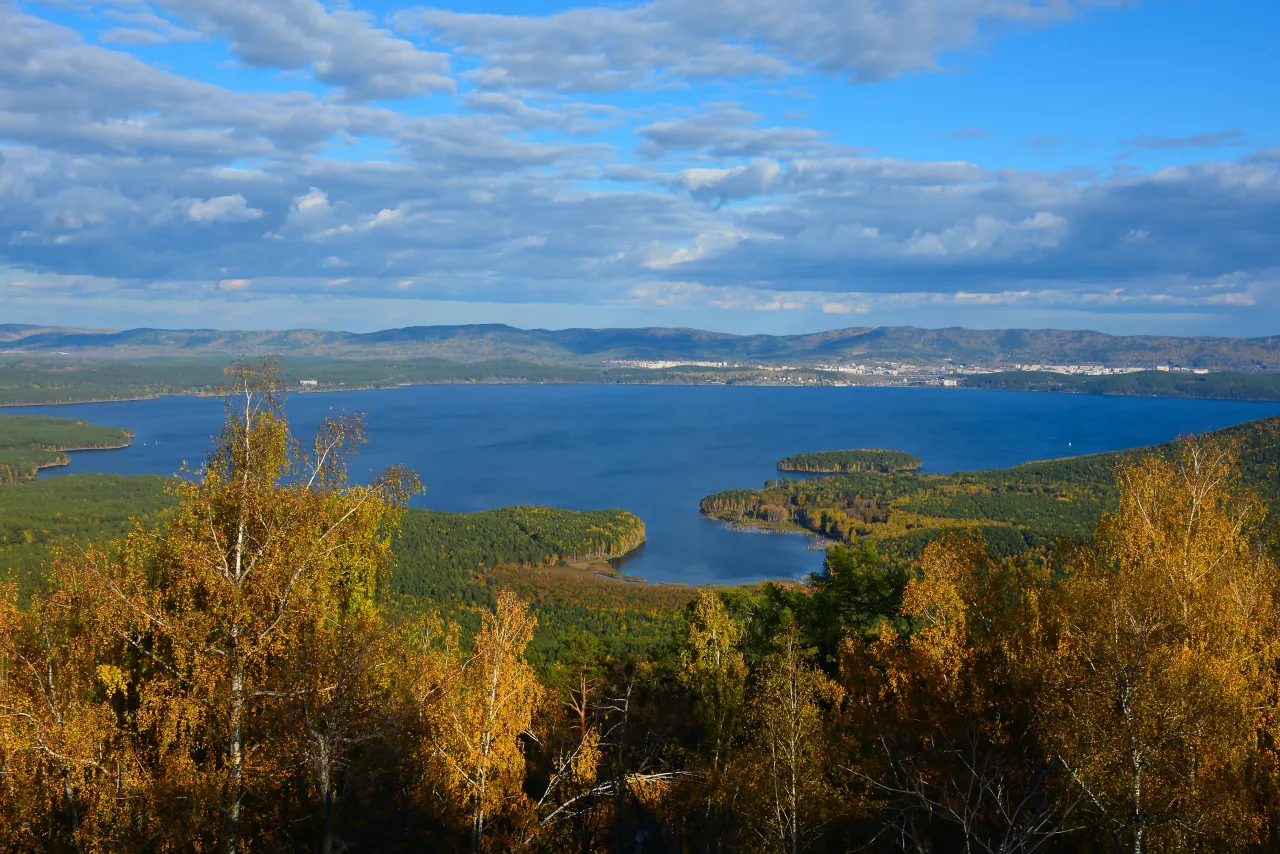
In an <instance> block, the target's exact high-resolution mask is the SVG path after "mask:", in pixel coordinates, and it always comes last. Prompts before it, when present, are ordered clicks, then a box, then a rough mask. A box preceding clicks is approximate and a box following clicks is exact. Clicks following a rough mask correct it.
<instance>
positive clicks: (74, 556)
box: [0, 365, 1280, 854]
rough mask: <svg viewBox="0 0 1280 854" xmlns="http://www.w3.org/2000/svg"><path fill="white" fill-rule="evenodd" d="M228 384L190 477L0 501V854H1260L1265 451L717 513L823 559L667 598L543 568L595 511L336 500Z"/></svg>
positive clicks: (851, 493)
mask: <svg viewBox="0 0 1280 854" xmlns="http://www.w3.org/2000/svg"><path fill="white" fill-rule="evenodd" d="M230 374H231V382H232V383H234V384H238V385H239V387H240V388H241V394H240V395H237V396H234V397H232V398H230V399H229V410H228V418H227V422H226V425H225V429H224V430H223V431H222V432H221V433H220V434H219V436H218V437H217V438H216V439H215V442H214V447H213V449H212V453H211V455H210V457H209V460H208V464H207V466H206V467H205V468H204V469H202V470H200V471H199V472H197V473H196V474H194V475H191V476H187V477H184V478H183V479H179V480H171V479H164V478H109V477H103V476H67V477H59V478H54V479H50V480H47V481H36V482H30V483H17V484H9V485H5V486H0V515H2V516H3V518H4V519H6V520H8V521H7V522H5V523H4V524H3V525H0V532H2V533H3V536H4V537H5V540H6V541H7V542H6V543H5V545H4V548H3V551H0V557H4V556H9V555H12V554H14V553H17V554H24V553H23V552H22V549H32V548H35V547H40V548H44V549H45V550H46V551H45V552H44V554H43V556H42V558H41V560H40V561H39V562H38V565H36V564H30V567H31V569H30V571H29V572H28V573H27V576H26V577H28V578H29V579H30V581H31V583H30V584H29V585H27V587H26V592H25V595H22V592H21V591H20V590H19V589H18V587H19V586H18V585H17V584H15V583H13V582H12V580H9V581H6V582H5V583H0V789H2V790H3V797H0V847H3V848H5V849H11V850H23V851H48V852H55V851H58V852H60V851H78V850H84V851H91V850H119V851H179V850H183V851H185V850H193V849H195V850H209V851H212V850H219V851H234V852H241V851H244V850H248V849H250V846H251V850H254V851H299V850H317V851H322V852H333V851H341V850H371V851H406V852H408V851H422V850H439V851H471V852H473V854H479V852H489V851H513V850H523V851H530V852H548V854H550V852H563V851H576V852H583V854H606V852H608V854H615V852H616V853H617V854H623V852H627V854H631V852H634V853H635V854H643V852H683V851H688V852H697V851H701V852H711V851H717V852H724V853H725V854H728V852H739V851H741V852H760V854H766V852H768V853H769V854H773V852H788V854H799V852H806V854H837V852H850V851H870V852H885V854H887V853H888V852H894V851H898V852H901V851H909V852H914V854H920V852H929V851H939V852H941V851H986V852H1009V854H1012V852H1032V851H1036V852H1044V854H1078V853H1079V852H1082V851H1103V850H1106V851H1116V852H1155V851H1170V852H1173V851H1193V850H1194V851H1206V852H1212V851H1223V852H1227V851H1242V852H1259V854H1261V852H1263V851H1270V850H1275V848H1276V844H1277V842H1278V841H1280V807H1278V806H1277V804H1280V781H1278V778H1277V777H1276V775H1275V774H1274V773H1273V769H1274V768H1276V767H1280V750H1277V747H1276V742H1275V739H1273V738H1271V737H1270V735H1269V734H1270V733H1271V732H1272V731H1273V730H1274V727H1275V725H1276V715H1275V711H1274V710H1275V709H1276V708H1278V707H1280V675H1278V674H1280V565H1278V563H1277V552H1278V551H1280V540H1277V538H1276V528H1275V526H1274V524H1273V523H1272V522H1270V521H1268V520H1269V517H1268V512H1269V510H1270V509H1272V508H1274V507H1276V505H1277V503H1278V500H1280V495H1277V491H1278V490H1280V478H1277V475H1280V418H1271V419H1266V420H1263V421H1258V422H1252V423H1250V424H1245V425H1240V426H1239V427H1236V428H1231V429H1229V430H1224V431H1219V432H1218V433H1215V434H1210V435H1208V436H1204V437H1191V438H1188V439H1184V440H1180V441H1179V442H1175V443H1170V444H1167V445H1162V446H1158V447H1154V448H1146V449H1136V450H1133V451H1126V452H1122V453H1119V454H1110V455H1097V456H1093V457H1082V458H1077V459H1073V460H1055V461H1046V462H1041V463H1031V464H1027V465H1025V466H1017V467H1014V468H1011V469H1007V470H1000V471H989V472H971V473H961V474H956V475H949V476H936V475H920V474H914V473H910V472H892V473H879V472H860V473H853V474H838V475H834V476H832V477H828V478H820V479H814V480H807V481H803V482H799V481H777V482H771V484H770V485H769V486H768V487H767V488H766V490H763V491H741V493H724V494H722V496H724V497H723V498H721V499H718V500H720V501H721V504H719V505H717V506H715V507H708V508H707V509H709V510H712V511H715V512H724V513H728V514H730V515H732V514H733V513H737V512H740V513H741V515H742V517H743V518H744V519H752V518H756V517H757V516H759V517H760V518H762V519H763V518H765V517H768V516H769V514H774V515H775V516H776V524H780V525H781V524H786V525H797V524H798V522H797V520H798V519H800V518H802V517H803V518H804V519H806V520H811V519H813V518H819V517H820V516H821V515H822V513H827V514H828V515H829V516H830V514H832V513H834V512H835V511H839V512H840V513H843V514H844V517H845V518H846V519H847V522H848V524H846V525H844V526H841V525H839V524H837V525H834V527H833V525H832V523H831V522H830V521H829V522H828V527H829V528H833V530H835V531H836V532H837V533H839V534H840V536H841V538H842V539H846V540H850V542H848V543H843V542H842V543H839V544H836V545H833V546H832V547H831V548H830V549H829V550H828V552H827V557H826V561H825V563H824V567H823V570H822V571H821V572H820V573H817V574H815V575H814V576H813V577H811V578H810V579H808V580H807V581H806V582H805V583H804V584H803V585H794V584H788V585H782V584H765V585H759V586H756V587H753V588H749V589H748V588H727V589H712V588H704V589H698V590H695V589H691V588H684V587H677V586H648V585H641V584H630V583H624V582H620V581H616V580H609V579H602V578H600V577H599V576H597V575H593V574H591V573H589V572H581V571H578V570H577V569H575V568H574V567H572V566H561V565H558V564H557V565H547V564H550V563H553V562H557V561H563V560H565V559H566V558H568V559H579V560H580V559H586V558H591V557H603V556H606V555H609V554H614V553H616V552H617V551H618V550H620V549H625V548H627V547H628V546H630V545H633V544H635V543H636V542H638V541H639V540H640V539H641V538H642V537H643V528H642V526H641V525H640V523H639V520H636V519H635V518H634V517H630V516H629V515H628V514H624V513H621V512H619V511H597V512H591V513H579V514H574V513H568V512H567V511H549V510H545V509H542V508H527V507H520V508H506V509H504V510H501V511H491V512H490V513H487V514H443V513H432V512H430V511H420V510H409V509H407V502H408V501H409V500H410V499H411V498H412V497H413V496H414V495H416V494H417V493H418V492H419V491H420V488H421V485H420V484H419V482H418V479H417V477H416V476H415V475H414V474H413V473H412V472H410V471H407V470H405V469H403V468H399V467H392V468H390V469H388V470H386V471H385V472H383V473H382V474H381V475H379V476H378V477H377V478H376V479H375V480H374V481H373V482H372V483H369V484H353V483H351V482H349V481H348V480H347V478H346V471H347V467H346V464H345V460H346V458H347V457H348V456H349V454H350V453H352V452H354V451H355V450H356V449H357V448H358V447H359V446H360V444H362V442H363V440H364V428H363V424H362V423H361V421H360V420H359V419H358V418H349V417H340V418H336V419H333V420H330V421H329V422H327V423H325V424H324V425H322V427H321V428H320V430H319V431H318V433H317V436H316V437H315V439H314V441H298V442H295V441H293V437H292V435H291V433H290V430H289V425H288V423H287V420H286V418H285V412H284V408H283V404H282V395H281V394H280V392H281V390H282V388H281V383H280V381H279V378H278V376H277V375H275V374H273V373H272V372H271V370H270V365H267V366H265V367H260V366H252V365H237V366H234V367H233V368H232V369H231V371H230ZM131 484H132V485H133V486H134V487H136V489H135V492H134V493H132V494H130V493H129V492H128V489H129V488H130V485H131ZM864 487H865V488H864ZM806 490H818V491H806ZM713 498H714V497H713ZM757 499H759V500H757ZM711 500H712V499H711V498H709V499H708V501H711ZM762 502H763V503H762ZM704 506H705V505H704ZM130 507H132V508H133V510H129V512H128V513H127V514H126V512H125V511H126V510H127V509H128V508H130ZM766 507H768V508H772V509H770V510H766V509H765V508H766ZM144 509H145V512H139V511H140V510H144ZM24 514H25V515H24ZM753 514H754V515H753ZM127 516H132V518H127ZM831 519H834V520H835V521H836V522H839V521H840V517H835V516H831ZM921 523H924V524H921ZM913 525H914V527H913ZM849 526H852V528H850V527H849ZM859 527H862V528H866V529H867V532H866V533H864V532H862V531H860V530H858V528H859ZM1001 530H1013V531H1016V532H1018V534H1019V536H1021V537H1022V538H1023V542H1024V545H1028V544H1030V540H1029V538H1028V536H1027V532H1032V533H1035V534H1036V535H1037V536H1045V537H1047V536H1049V535H1054V537H1055V541H1054V542H1045V543H1043V544H1039V543H1037V544H1035V546H1036V547H1035V548H1014V549H1009V548H1006V546H1007V545H1008V544H1007V543H1002V542H1001V541H1000V540H999V539H998V535H997V534H996V533H994V532H998V531H1001ZM917 533H919V534H921V535H923V538H924V540H925V542H922V543H921V544H920V548H914V547H913V548H906V547H901V543H898V544H897V545H895V541H897V540H900V539H902V538H903V537H909V536H913V535H915V534H917ZM59 534H61V536H62V537H63V539H61V540H60V541H59ZM988 535H990V536H988ZM42 536H45V537H46V539H43V540H42V539H41V537H42ZM58 542H61V543H63V544H70V545H72V546H74V547H71V548H61V549H59V548H57V547H56V546H57V545H58ZM441 543H443V544H444V545H443V546H439V544H441ZM433 544H435V545H436V547H433ZM11 548H12V549H13V550H14V551H12V552H11V551H10V549H11ZM25 554H26V556H27V557H28V558H31V557H33V556H34V555H35V553H34V552H32V551H28V552H26V553H25ZM4 559H5V560H7V559H8V557H4ZM14 565H15V564H12V563H10V564H6V566H9V567H12V566H14ZM11 578H12V574H10V579H11Z"/></svg>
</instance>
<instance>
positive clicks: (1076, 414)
mask: <svg viewBox="0 0 1280 854" xmlns="http://www.w3.org/2000/svg"><path fill="white" fill-rule="evenodd" d="M2 411H6V412H25V413H33V412H39V413H41V414H47V415H57V416H64V417H72V418H82V419H86V420H89V421H93V422H96V423H99V424H106V425H113V426H118V427H125V428H128V429H129V430H132V431H133V432H134V433H135V435H136V438H135V440H134V443H133V445H132V446H131V447H129V448H125V449H121V450H115V451H84V452H77V453H73V454H72V455H71V457H72V463H71V465H70V466H68V467H65V468H61V469H55V470H51V471H50V472H49V474H48V475H47V476H58V475H60V474H66V473H77V472H112V473H118V474H162V475H169V474H174V473H175V472H176V471H177V470H178V469H179V468H180V467H181V466H182V464H183V462H184V461H186V462H188V463H190V464H191V465H192V466H193V467H195V466H198V465H199V464H200V463H201V462H202V461H203V460H204V457H205V453H206V452H207V450H208V448H209V444H210V437H211V435H212V434H213V433H214V432H216V431H217V429H218V428H219V426H220V424H221V419H222V404H221V402H220V401H218V400H214V399H209V398H189V397H167V398H160V399H157V400H146V401H129V402H121V403H89V404H76V405H67V406H49V407H40V408H39V409H31V408H11V409H5V410H2ZM288 411H289V415H290V418H291V419H292V421H293V424H294V427H295V430H297V431H298V432H299V434H300V435H304V434H309V433H310V432H311V431H312V430H314V428H315V426H316V425H317V424H318V423H319V422H320V420H321V419H323V418H324V417H325V416H326V415H328V414H330V413H331V412H341V411H346V412H361V413H364V414H365V416H366V420H367V425H368V428H369V437H370V442H369V445H368V446H367V447H366V449H365V450H364V452H363V453H362V454H361V456H360V457H359V459H358V460H357V461H356V464H355V465H354V466H353V469H352V470H353V474H355V475H357V476H358V477H361V478H368V477H369V476H370V475H371V473H372V472H374V471H377V470H380V469H382V468H383V467H385V466H387V465H389V464H391V463H394V462H402V463H406V464H408V465H409V466H411V467H412V468H414V469H415V470H416V471H417V472H418V473H419V475H421V477H422V479H423V481H424V482H425V484H426V485H427V488H428V491H427V493H426V495H424V496H422V497H421V498H419V499H417V500H415V502H414V503H415V505H417V506H426V507H432V508H435V509H439V510H452V511H475V510H485V509H489V508H493V507H501V506H504V505H510V504H546V505H554V506H558V507H567V508H571V509H576V510H585V509H594V508H606V507H621V508H625V509H627V510H630V511H631V512H633V513H635V514H636V515H638V516H639V517H640V518H641V519H643V520H644V522H645V525H646V526H647V528H648V543H647V544H646V545H645V546H644V547H643V548H642V549H640V550H639V551H638V552H636V553H634V554H633V555H631V556H629V557H628V558H627V559H626V560H624V561H623V562H622V565H621V568H622V570H623V571H624V572H628V573H632V574H635V575H640V576H643V577H645V578H647V579H649V580H651V581H688V582H740V581H746V580H752V579H759V578H766V577H773V578H779V577H801V576H803V575H805V574H807V573H809V572H812V571H813V570H816V569H818V568H819V567H820V566H821V563H822V553H821V552H818V551H812V550H810V549H809V545H810V540H809V539H808V538H807V537H804V536H799V535H791V534H747V533H738V532H734V531H730V530H728V529H726V528H724V527H723V526H721V525H719V524H717V523H714V522H710V521H707V520H705V519H703V518H701V517H700V516H699V514H698V502H699V500H700V499H701V498H702V497H703V496H705V495H707V494H709V493H712V492H716V491H718V490H721V489H729V488H741V487H758V486H760V485H761V484H763V482H764V481H765V480H766V479H768V478H771V477H776V476H777V472H776V471H775V469H774V466H775V464H776V462H777V460H778V459H779V458H780V457H783V456H786V455H787V454H792V453H799V452H802V451H818V450H824V449H835V448H860V447H861V448H869V447H882V448H897V449H900V450H903V451H908V452H911V453H914V454H918V455H919V456H921V457H923V458H924V470H925V471H931V472H951V471H957V470H964V469H981V468H991V467H1003V466H1010V465H1015V464H1017V463H1021V462H1027V461H1029V460H1036V459H1045V458H1049V457H1062V456H1070V455H1074V454H1087V453H1094V452H1099V451H1110V450H1118V449H1121V448H1129V447H1135V446H1139V445H1149V444H1154V443H1157V442H1163V441H1167V440H1169V439H1172V438H1175V437H1177V436H1178V435H1182V434H1185V433H1189V432H1201V431H1204V430H1210V429H1216V428H1220V427H1226V426H1229V425H1231V424H1238V423H1240V422H1243V421H1249V420H1252V419H1255V418H1262V417H1265V416H1268V415H1275V414H1280V403H1244V402H1234V401H1206V400H1177V399H1168V398H1130V397H1094V396H1086V395H1074V394H1036V393H1028V392H1000V391H971V390H956V389H892V388H810V389H804V388H740V387H725V386H698V387H692V386H605V385H584V386H574V385H474V386H473V385H454V386H417V387H406V388H399V389H388V390H380V391H361V392H337V393H331V394H329V393H322V394H314V393H312V394H295V395H293V396H292V397H291V398H290V399H289V403H288Z"/></svg>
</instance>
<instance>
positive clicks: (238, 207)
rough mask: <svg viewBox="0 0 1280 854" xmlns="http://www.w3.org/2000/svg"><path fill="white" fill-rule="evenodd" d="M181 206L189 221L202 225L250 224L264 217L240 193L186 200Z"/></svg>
mask: <svg viewBox="0 0 1280 854" xmlns="http://www.w3.org/2000/svg"><path fill="white" fill-rule="evenodd" d="M180 204H181V205H182V206H183V207H185V208H186V212H187V219H189V220H191V221H192V222H198V223H200V224H201V225H208V224H210V223H214V222H250V221H252V220H255V219H260V218H261V217H262V211H260V210H258V209H257V208H251V207H249V204H248V202H246V201H245V198H244V196H242V195H240V194H239V193H233V194H232V195H230V196H216V197H214V198H212V199H207V200H201V199H184V200H183V201H182V202H180Z"/></svg>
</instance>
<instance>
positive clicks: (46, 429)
mask: <svg viewBox="0 0 1280 854" xmlns="http://www.w3.org/2000/svg"><path fill="white" fill-rule="evenodd" d="M132 439H133V436H132V435H131V434H130V433H129V431H128V430H120V429H118V428H115V427H99V426H97V425H94V424H90V423H88V422H87V421H75V420H73V419H70V418H46V417H43V416H39V415H0V485H3V484H11V483H17V482H18V481H22V480H30V479H31V478H33V477H35V476H36V472H37V471H39V470H40V469H42V468H47V467H49V466H64V465H66V464H67V461H68V457H67V455H66V454H64V453H63V451H79V450H89V449H94V448H123V447H125V446H126V445H128V444H129V442H130V441H131V440H132Z"/></svg>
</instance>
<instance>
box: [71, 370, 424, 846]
mask: <svg viewBox="0 0 1280 854" xmlns="http://www.w3.org/2000/svg"><path fill="white" fill-rule="evenodd" d="M228 373H229V378H230V385H229V389H228V395H227V418H226V422H225V425H224V427H223V430H222V433H221V435H220V436H219V437H218V439H217V441H216V442H215V445H214V449H213V451H212V452H211V453H210V455H209V459H208V462H207V463H206V465H205V466H204V467H203V468H202V469H200V470H199V471H198V472H196V473H195V477H194V478H191V479H184V480H180V481H179V485H178V486H177V487H176V490H177V494H178V496H179V498H180V499H181V502H180V504H179V506H178V507H177V509H176V511H175V512H174V515H173V518H172V521H171V522H170V524H169V525H168V527H167V528H166V529H164V530H163V531H162V532H161V533H160V534H159V535H153V534H151V533H150V532H147V531H141V530H136V531H134V532H133V533H132V534H131V535H130V536H129V538H128V540H127V541H126V543H125V546H124V548H123V549H121V550H120V552H119V554H118V555H116V556H115V557H113V558H111V559H105V560H104V559H89V560H85V561H83V563H82V567H81V573H82V577H83V578H84V580H85V582H86V583H87V584H89V585H91V586H93V587H94V588H95V592H96V596H97V597H98V598H99V599H101V600H102V601H103V602H105V603H107V607H106V608H105V609H104V612H103V613H104V618H103V620H104V630H105V631H106V632H107V633H108V634H109V635H110V636H112V637H114V638H115V639H117V640H118V641H119V642H120V643H122V644H123V645H124V646H125V647H126V648H127V650H128V653H129V656H130V659H131V661H132V662H133V667H132V673H131V678H132V679H133V683H132V686H131V690H132V691H133V692H134V695H135V696H136V705H137V712H136V715H135V716H134V722H135V723H134V725H135V726H136V728H137V734H138V736H139V738H140V739H142V740H143V741H145V743H146V744H147V745H148V749H149V751H150V752H151V756H150V760H149V761H150V762H151V764H152V766H153V767H154V768H155V769H156V771H157V774H158V777H159V780H158V782H157V785H158V787H159V790H160V791H163V792H168V793H170V797H168V798H167V799H166V800H168V801H169V802H176V803H181V804H182V805H183V806H182V811H183V813H184V815H186V816H188V817H190V818H188V820H189V821H191V822H192V826H191V827H190V828H185V829H184V828H183V825H182V823H181V822H178V821H175V822H173V823H172V824H171V825H170V828H178V832H180V833H182V834H184V835H185V834H197V835H199V836H202V837H206V838H214V839H217V840H218V847H220V848H221V849H222V850H224V851H226V852H229V854H234V852H238V851H240V850H241V849H242V848H243V843H242V840H243V836H244V830H243V828H244V822H245V815H244V809H245V803H246V798H247V797H249V796H250V795H252V794H255V793H256V794H258V795H261V796H264V797H269V793H270V792H271V791H272V789H273V787H275V786H276V785H277V784H278V782H279V780H280V777H281V770H280V765H281V762H282V761H284V760H283V759H282V757H281V755H280V754H281V750H282V748H283V747H284V745H285V744H286V743H287V739H286V738H285V737H284V734H283V733H281V732H280V731H279V725H278V724H279V721H280V720H281V719H282V715H281V707H282V704H287V703H290V702H295V701H297V700H300V699H303V698H307V697H310V698H313V699H314V698H316V697H319V696H321V695H322V694H324V693H325V692H327V691H329V690H330V686H331V682H329V681H327V680H326V679H324V678H321V679H318V680H310V681H306V682H304V683H302V684H290V683H289V681H288V680H287V679H284V680H282V676H286V675H289V674H296V673H297V672H298V670H297V668H291V667H287V666H282V663H283V662H285V661H287V660H288V659H289V657H290V655H292V654H294V653H296V651H297V649H298V646H297V641H298V639H299V638H311V637H314V636H315V631H314V629H315V627H316V626H318V625H321V624H323V623H324V621H325V620H327V619H330V618H331V616H332V615H334V614H335V613H338V612H339V611H342V610H344V609H345V610H348V611H351V612H361V611H368V610H369V609H372V608H374V600H375V596H376V591H377V588H378V585H379V584H380V581H381V579H383V578H384V577H385V573H386V570H387V566H388V558H389V553H390V552H389V544H388V539H387V527H388V525H387V523H388V522H390V521H394V517H395V514H396V513H397V511H398V509H399V508H400V507H401V506H402V505H403V503H404V501H405V499H406V498H407V497H408V495H409V494H410V493H411V492H412V491H414V490H415V489H416V488H417V481H416V479H415V478H414V477H413V476H412V475H411V474H410V473H408V472H406V471H403V470H399V469H393V470H389V471H388V472H387V473H386V474H384V475H382V476H381V477H379V478H377V479H376V480H375V481H374V482H373V483H372V484H370V485H368V486H354V485H351V484H349V483H348V479H347V461H348V459H349V457H350V455H351V454H352V453H353V452H354V451H355V450H356V449H357V448H358V446H359V445H360V444H361V443H362V442H363V441H364V429H363V424H362V422H361V420H360V419H359V418H354V417H346V418H336V419H331V420H329V421H326V422H325V423H324V425H323V426H322V427H321V429H320V430H319V431H318V433H317V436H316V439H315V441H314V443H313V444H312V445H311V446H310V447H309V448H303V447H301V446H300V445H299V444H298V443H297V442H295V441H294V440H293V439H292V437H291V435H290V432H289V427H288V422H287V420H286V419H285V415H284V407H283V404H284V398H283V394H282V391H281V386H280V382H279V379H278V373H277V370H276V367H275V365H273V364H271V363H269V362H267V363H263V364H261V365H256V366H251V365H244V364H238V365H236V366H233V367H232V368H231V369H229V371H228ZM175 799H176V800H175ZM263 832H265V828H264V830H263Z"/></svg>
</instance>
